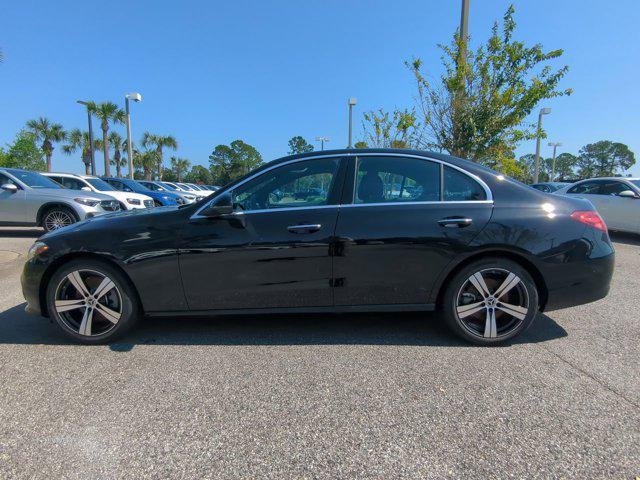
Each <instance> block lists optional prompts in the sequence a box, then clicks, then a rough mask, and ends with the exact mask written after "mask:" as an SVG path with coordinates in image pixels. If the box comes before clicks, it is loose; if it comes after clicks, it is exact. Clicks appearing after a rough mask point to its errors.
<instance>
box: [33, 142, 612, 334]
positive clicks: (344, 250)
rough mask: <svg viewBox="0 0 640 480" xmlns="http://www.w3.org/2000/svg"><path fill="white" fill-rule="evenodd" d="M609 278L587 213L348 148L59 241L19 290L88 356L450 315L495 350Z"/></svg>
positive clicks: (498, 181)
mask: <svg viewBox="0 0 640 480" xmlns="http://www.w3.org/2000/svg"><path fill="white" fill-rule="evenodd" d="M310 191H312V192H315V193H314V195H306V192H310ZM300 192H305V195H300ZM613 264H614V252H613V248H612V246H611V243H610V241H609V236H608V234H607V229H606V226H605V224H604V222H603V221H602V219H601V218H600V217H599V216H598V214H597V213H596V212H595V211H594V210H593V207H592V206H591V204H590V203H589V202H587V201H584V200H580V199H576V198H567V197H560V196H558V197H557V198H556V197H554V198H550V197H549V195H547V194H544V193H542V192H539V191H537V190H534V189H532V188H529V187H527V186H525V185H523V184H521V183H518V182H516V181H514V180H511V179H509V178H505V177H504V176H502V175H500V174H498V173H496V172H495V171H493V170H490V169H488V168H485V167H482V166H480V165H477V164H475V163H472V162H468V161H465V160H461V159H458V158H455V157H451V156H448V155H443V154H438V153H430V152H422V151H411V150H386V149H379V150H378V149H376V150H357V149H349V150H335V151H324V152H316V153H311V154H304V155H297V156H290V157H286V158H282V159H279V160H276V161H273V162H271V163H268V164H266V165H264V166H262V167H260V168H259V169H257V170H255V171H254V172H251V173H250V174H248V175H247V176H245V177H243V178H241V179H239V180H237V181H235V182H234V183H231V184H229V185H227V186H226V187H223V188H221V189H220V190H219V191H217V192H216V193H214V194H213V195H211V196H210V197H209V198H207V199H204V200H202V201H200V202H198V203H194V204H191V205H182V206H179V207H163V208H157V209H152V210H149V211H147V210H134V211H131V212H125V213H122V214H119V215H117V216H116V215H108V216H103V217H96V218H94V219H91V220H87V221H84V222H80V223H76V224H74V225H71V226H69V227H66V228H63V229H60V230H59V231H56V232H53V233H50V234H47V235H45V236H43V237H42V238H40V239H39V240H38V241H37V242H36V243H35V244H34V245H33V247H32V248H31V251H30V253H29V258H28V260H27V262H26V264H25V267H24V272H23V275H22V287H23V292H24V296H25V298H26V300H27V302H28V305H29V307H28V310H30V311H33V312H36V313H40V314H42V315H44V316H49V317H52V318H53V319H54V320H55V321H56V322H57V323H58V325H59V326H60V327H61V328H62V330H63V331H64V332H65V333H67V334H68V335H69V336H71V337H73V338H75V339H76V340H78V341H81V342H85V343H99V342H105V341H110V340H112V339H114V338H116V337H117V336H119V335H121V334H122V333H123V332H125V331H126V330H127V329H128V328H130V327H131V326H132V325H133V324H134V323H135V321H136V320H137V319H138V318H139V317H141V316H142V315H146V316H149V317H158V316H167V315H170V316H184V315H189V316H198V315H203V316H204V315H207V316H208V315H215V314H230V313H245V314H246V313H255V314H258V313H266V312H269V313H274V312H295V313H302V312H336V311H342V312H344V311H347V312H354V311H359V312H361V311H429V310H435V309H439V310H440V311H441V312H442V314H441V316H440V318H442V319H443V320H444V321H445V322H446V323H447V324H448V325H449V326H450V327H451V329H452V330H453V331H454V332H455V333H456V334H458V335H459V336H461V337H463V338H464V339H466V340H468V341H471V342H474V343H478V344H483V345H491V344H497V343H500V342H504V341H507V340H509V339H512V338H513V337H515V336H516V335H518V334H520V333H522V332H523V331H524V330H525V329H526V328H528V327H529V326H530V324H531V323H532V322H533V321H534V319H535V318H536V315H537V313H538V312H539V311H543V310H553V309H558V308H564V307H570V306H573V305H579V304H583V303H587V302H592V301H594V300H598V299H600V298H602V297H604V296H605V295H606V294H607V292H608V290H609V282H610V279H611V275H612V272H613Z"/></svg>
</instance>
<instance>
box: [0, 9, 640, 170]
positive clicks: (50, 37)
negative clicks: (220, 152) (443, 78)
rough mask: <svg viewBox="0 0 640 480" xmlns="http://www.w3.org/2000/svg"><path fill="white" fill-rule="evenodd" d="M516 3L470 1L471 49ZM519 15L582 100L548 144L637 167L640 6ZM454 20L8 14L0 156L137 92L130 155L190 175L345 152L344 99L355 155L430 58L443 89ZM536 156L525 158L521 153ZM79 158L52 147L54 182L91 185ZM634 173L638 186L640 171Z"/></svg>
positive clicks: (447, 14)
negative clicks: (43, 127) (34, 130)
mask: <svg viewBox="0 0 640 480" xmlns="http://www.w3.org/2000/svg"><path fill="white" fill-rule="evenodd" d="M509 3H511V2H508V1H503V0H471V14H470V26H469V31H470V34H471V36H472V43H473V44H477V42H478V41H481V40H484V39H486V38H487V36H488V34H489V30H490V28H491V25H492V23H493V21H494V20H496V19H499V18H501V17H502V15H503V13H504V11H505V10H506V8H507V6H508V4H509ZM514 3H515V6H516V20H517V22H518V31H517V37H518V38H519V39H521V40H525V41H526V42H528V43H535V42H540V43H542V44H543V45H544V47H545V48H547V49H556V48H562V49H564V50H565V55H564V56H563V57H562V59H561V60H560V61H559V62H558V63H557V65H561V64H567V65H569V67H570V71H569V74H568V75H567V76H566V77H565V79H564V80H563V83H562V85H561V86H562V87H563V88H566V87H571V88H573V89H574V92H575V93H574V94H573V95H572V96H570V97H564V98H558V99H554V100H551V101H547V102H545V103H544V105H543V106H548V107H551V108H552V110H553V112H552V114H551V115H549V116H547V117H545V120H544V121H545V128H546V130H547V131H548V133H549V137H550V138H549V139H550V140H556V141H561V142H563V144H564V146H563V147H562V148H561V149H560V150H559V152H562V151H569V152H574V153H575V152H577V150H578V149H579V148H580V147H581V146H582V145H584V144H586V143H590V142H594V141H597V140H602V139H609V140H614V141H621V142H624V143H626V144H628V145H629V146H630V147H631V149H632V150H633V151H634V152H635V153H636V155H638V156H640V148H639V147H640V139H639V134H640V126H639V125H640V122H639V121H638V120H639V119H638V117H639V112H640V93H639V91H638V84H639V78H640V47H639V45H640V33H638V28H637V26H638V24H640V4H638V3H637V2H635V1H632V0H616V1H615V2H596V1H587V2H585V1H584V0H582V1H578V0H563V1H557V0H556V1H547V0H536V1H533V0H531V1H516V2H514ZM459 18H460V1H459V0H448V1H445V0H440V1H435V0H431V1H430V0H410V1H409V0H407V1H402V0H394V1H393V2H390V1H383V0H369V1H355V0H341V1H340V0H336V1H333V0H327V1H301V0H297V1H284V0H282V1H276V0H274V1H243V0H235V1H224V2H223V1H180V2H173V1H172V2H169V1H161V0H158V1H146V2H135V1H110V2H103V3H96V2H87V1H74V2H71V1H56V2H45V1H37V2H36V1H28V0H25V1H19V2H18V1H11V2H5V4H4V6H3V7H2V15H0V47H1V48H2V50H3V52H4V57H5V59H4V62H3V63H2V64H0V145H4V144H5V143H7V142H9V141H11V140H12V139H13V137H14V135H15V133H16V132H17V131H18V130H19V129H20V128H21V127H22V126H23V125H24V123H25V121H27V120H28V119H31V118H36V117H38V116H41V115H43V116H46V117H48V118H50V119H51V120H54V121H57V122H60V123H62V124H63V125H64V126H65V128H67V129H71V128H74V127H81V128H86V114H85V112H84V110H83V109H82V107H81V106H79V105H77V104H76V103H75V101H76V100H77V99H81V98H82V99H93V100H96V101H104V100H111V101H115V102H118V103H121V104H122V103H123V95H124V94H125V93H127V92H130V91H139V92H141V93H142V95H143V101H142V103H140V104H135V105H134V106H133V134H134V140H137V139H139V137H140V135H141V134H142V132H143V131H145V130H148V131H151V132H154V133H159V134H173V135H174V136H175V137H176V138H177V140H178V142H179V146H180V148H179V151H178V152H177V155H179V156H182V157H187V158H189V159H190V160H191V161H192V163H200V164H203V165H208V156H209V154H210V152H211V151H212V150H213V147H215V145H218V144H220V143H229V142H230V141H232V140H235V139H237V138H240V139H243V140H244V141H246V142H248V143H250V144H252V145H254V146H255V147H257V148H258V150H259V151H260V152H261V153H262V155H263V157H264V158H265V160H271V159H273V158H277V157H279V156H282V155H284V154H286V152H287V141H288V139H289V138H290V137H292V136H294V135H302V136H304V137H305V138H307V139H308V140H310V141H311V140H313V139H314V138H315V137H316V136H318V135H325V136H328V137H329V138H330V139H331V141H330V143H329V144H328V147H334V148H336V147H344V146H346V142H347V106H346V105H347V99H348V97H350V96H353V97H356V98H357V99H358V105H357V106H356V111H355V112H356V114H357V117H356V118H357V122H356V127H355V133H356V139H357V138H358V137H359V136H360V133H361V127H360V117H361V114H362V112H363V111H368V110H372V109H377V108H380V107H383V108H385V109H393V108H394V107H400V108H403V107H410V106H412V104H413V98H414V94H415V90H414V84H413V82H412V77H411V75H410V72H408V71H407V69H406V68H405V67H404V65H403V62H404V61H405V60H410V59H411V58H412V57H420V58H422V59H423V61H424V63H425V67H426V68H427V69H428V70H429V71H430V72H433V74H434V75H437V73H438V72H439V68H440V61H439V56H440V54H439V51H438V50H437V49H436V44H437V43H439V42H448V41H449V39H450V36H451V34H452V33H453V31H454V30H455V29H456V27H457V26H458V23H459ZM116 128H117V129H118V130H119V131H120V132H121V133H122V134H123V135H124V132H125V131H124V128H123V127H122V126H120V127H116ZM544 145H545V146H544V148H543V154H544V155H545V156H550V147H547V146H546V142H545V143H544ZM317 148H319V147H317ZM534 149H535V145H534V143H533V142H528V143H526V144H523V145H521V146H520V148H519V153H528V152H533V151H534ZM76 157H77V156H74V157H68V156H65V155H63V154H62V153H61V149H60V148H59V147H57V148H56V150H55V151H54V158H53V163H54V169H56V170H65V171H75V172H80V171H81V170H82V163H81V162H80V160H79V158H76ZM97 158H98V159H99V158H100V157H97ZM638 162H639V164H640V158H638ZM631 172H632V173H633V174H635V175H640V165H636V166H635V167H634V168H633V169H632V170H631Z"/></svg>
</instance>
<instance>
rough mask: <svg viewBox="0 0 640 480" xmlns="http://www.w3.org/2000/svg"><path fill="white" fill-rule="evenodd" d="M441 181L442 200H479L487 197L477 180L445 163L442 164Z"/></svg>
mask: <svg viewBox="0 0 640 480" xmlns="http://www.w3.org/2000/svg"><path fill="white" fill-rule="evenodd" d="M443 183H444V195H443V200H444V201H446V202H452V201H474V200H477V201H481V200H486V199H487V193H486V192H485V191H484V188H482V187H481V186H480V184H479V183H478V182H476V181H475V180H474V179H473V178H471V177H470V176H469V175H467V174H466V173H463V172H461V171H460V170H457V169H455V168H451V167H449V166H447V165H445V166H444V179H443Z"/></svg>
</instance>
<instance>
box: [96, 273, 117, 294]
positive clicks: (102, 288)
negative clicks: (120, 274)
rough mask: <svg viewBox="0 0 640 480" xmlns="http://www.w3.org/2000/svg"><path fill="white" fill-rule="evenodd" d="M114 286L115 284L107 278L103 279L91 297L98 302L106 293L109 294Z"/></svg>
mask: <svg viewBox="0 0 640 480" xmlns="http://www.w3.org/2000/svg"><path fill="white" fill-rule="evenodd" d="M115 286H116V284H115V283H113V281H112V280H111V279H110V278H109V277H104V279H103V280H102V282H100V285H98V288H96V291H95V292H93V296H94V297H95V299H96V300H99V299H100V298H102V297H103V296H104V295H106V294H107V293H108V292H110V291H111V289H113V288H114V287H115Z"/></svg>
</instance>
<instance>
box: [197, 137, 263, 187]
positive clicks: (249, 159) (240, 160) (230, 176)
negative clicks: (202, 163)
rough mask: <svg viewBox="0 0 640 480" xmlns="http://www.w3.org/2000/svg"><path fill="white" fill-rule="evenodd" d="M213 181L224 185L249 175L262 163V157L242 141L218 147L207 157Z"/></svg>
mask: <svg viewBox="0 0 640 480" xmlns="http://www.w3.org/2000/svg"><path fill="white" fill-rule="evenodd" d="M209 163H210V164H211V173H212V174H213V178H214V181H215V182H216V183H218V184H220V185H225V184H227V183H229V182H230V181H232V180H235V179H236V178H238V177H241V176H242V175H245V174H247V173H249V172H250V171H251V170H253V169H254V168H256V167H258V166H260V164H261V163H262V156H261V155H260V153H259V152H258V150H256V149H255V148H254V147H252V146H251V145H249V144H246V143H244V142H243V141H242V140H234V141H233V142H231V144H230V145H218V146H217V147H216V148H215V149H214V150H213V152H211V155H209Z"/></svg>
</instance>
